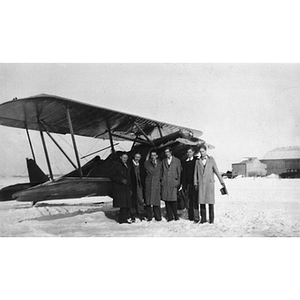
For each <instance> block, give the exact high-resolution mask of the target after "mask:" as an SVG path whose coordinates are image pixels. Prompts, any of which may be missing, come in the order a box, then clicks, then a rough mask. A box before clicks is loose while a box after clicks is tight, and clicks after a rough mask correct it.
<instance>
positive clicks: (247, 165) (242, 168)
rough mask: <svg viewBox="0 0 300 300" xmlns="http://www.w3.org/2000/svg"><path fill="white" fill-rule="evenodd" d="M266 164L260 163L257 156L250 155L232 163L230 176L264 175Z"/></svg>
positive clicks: (265, 173)
mask: <svg viewBox="0 0 300 300" xmlns="http://www.w3.org/2000/svg"><path fill="white" fill-rule="evenodd" d="M266 169H267V165H266V164H264V163H261V162H260V161H259V159H258V158H257V157H250V158H248V159H246V160H243V161H241V162H239V163H234V164H232V176H233V177H236V176H239V175H242V176H245V177H253V176H266V175H267V170H266Z"/></svg>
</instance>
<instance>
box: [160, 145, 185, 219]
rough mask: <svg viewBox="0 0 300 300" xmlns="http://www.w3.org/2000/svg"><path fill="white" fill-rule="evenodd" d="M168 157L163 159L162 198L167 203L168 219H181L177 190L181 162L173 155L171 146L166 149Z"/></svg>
mask: <svg viewBox="0 0 300 300" xmlns="http://www.w3.org/2000/svg"><path fill="white" fill-rule="evenodd" d="M165 155H166V158H165V159H164V160H163V161H162V179H161V185H162V191H161V196H162V200H163V201H165V203H166V210H167V219H168V221H172V220H173V219H175V220H176V221H177V220H179V218H178V214H177V191H178V189H179V187H180V175H181V163H180V160H179V159H178V158H176V157H175V156H173V155H172V150H171V148H169V147H168V148H166V149H165ZM173 216H174V218H173Z"/></svg>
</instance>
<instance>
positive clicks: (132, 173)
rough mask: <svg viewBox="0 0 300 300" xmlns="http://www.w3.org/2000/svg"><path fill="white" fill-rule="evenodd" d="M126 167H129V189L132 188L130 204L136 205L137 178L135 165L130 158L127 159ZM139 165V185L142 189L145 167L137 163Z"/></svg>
mask: <svg viewBox="0 0 300 300" xmlns="http://www.w3.org/2000/svg"><path fill="white" fill-rule="evenodd" d="M128 167H129V173H130V183H131V190H132V197H131V198H132V205H133V206H134V205H136V204H137V203H136V198H137V178H136V174H135V170H134V168H135V166H134V164H133V162H132V160H130V161H128ZM139 167H140V178H141V185H142V190H143V191H144V187H145V169H144V166H143V164H141V163H140V164H139Z"/></svg>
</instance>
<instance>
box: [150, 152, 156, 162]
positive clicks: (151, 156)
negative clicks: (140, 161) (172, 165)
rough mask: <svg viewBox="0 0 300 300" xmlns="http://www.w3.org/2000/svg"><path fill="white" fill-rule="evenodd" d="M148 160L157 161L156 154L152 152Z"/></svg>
mask: <svg viewBox="0 0 300 300" xmlns="http://www.w3.org/2000/svg"><path fill="white" fill-rule="evenodd" d="M150 159H151V161H156V160H157V154H156V153H155V152H152V153H151V154H150Z"/></svg>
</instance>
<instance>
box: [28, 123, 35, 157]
mask: <svg viewBox="0 0 300 300" xmlns="http://www.w3.org/2000/svg"><path fill="white" fill-rule="evenodd" d="M26 133H27V137H28V141H29V145H30V149H31V153H32V157H33V160H34V162H36V159H35V155H34V151H33V147H32V143H31V139H30V135H29V131H28V128H27V125H26Z"/></svg>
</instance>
